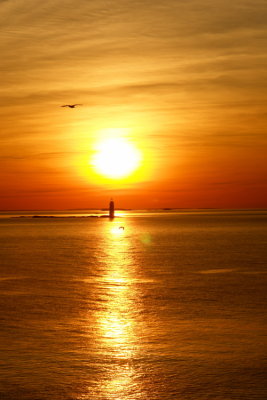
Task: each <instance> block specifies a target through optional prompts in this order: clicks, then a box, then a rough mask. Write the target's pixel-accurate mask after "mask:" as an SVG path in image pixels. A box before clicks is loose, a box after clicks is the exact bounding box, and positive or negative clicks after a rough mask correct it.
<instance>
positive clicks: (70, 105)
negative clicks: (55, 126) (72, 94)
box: [61, 104, 82, 108]
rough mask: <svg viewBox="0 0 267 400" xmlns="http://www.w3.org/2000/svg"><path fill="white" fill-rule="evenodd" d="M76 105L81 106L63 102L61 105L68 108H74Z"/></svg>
mask: <svg viewBox="0 0 267 400" xmlns="http://www.w3.org/2000/svg"><path fill="white" fill-rule="evenodd" d="M77 106H82V104H64V105H63V106H61V107H69V108H75V107H77Z"/></svg>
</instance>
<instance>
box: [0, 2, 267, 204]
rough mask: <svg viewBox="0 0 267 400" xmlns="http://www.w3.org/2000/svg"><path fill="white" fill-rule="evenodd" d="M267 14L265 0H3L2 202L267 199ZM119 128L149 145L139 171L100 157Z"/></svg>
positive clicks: (0, 16)
mask: <svg viewBox="0 0 267 400" xmlns="http://www.w3.org/2000/svg"><path fill="white" fill-rule="evenodd" d="M266 18H267V3H266V1H265V0H235V1H229V0H217V1H211V0H187V1H183V0H165V1H162V0H161V1H158V0H153V1H151V0H149V1H148V0H143V1H139V0H128V1H127V0H111V1H104V0H95V1H94V2H91V1H88V0H64V1H62V0H53V1H52V0H47V1H46V2H43V1H39V0H0V26H1V35H0V54H1V59H0V69H1V87H0V106H1V107H0V117H1V125H0V209H2V210H4V209H66V208H98V207H99V208H102V207H105V206H106V205H107V203H108V201H109V199H110V197H111V196H112V197H114V198H115V200H116V204H117V205H118V206H120V207H122V208H154V207H184V208H190V207H193V208H201V207H219V208H224V207H225V208H239V207H241V208H244V207H248V208H253V207H267V179H266V177H267V162H266V154H267V152H266V144H267V136H266V126H267V124H266V121H267V112H266V100H267V88H266V86H267V79H266V78H267V76H266V75H267V74H266V71H267V53H266V48H267V27H266ZM69 103H82V104H83V105H82V106H81V107H77V108H75V109H69V108H61V107H60V106H61V105H62V104H69ZM113 136H120V137H123V138H125V139H126V140H129V141H130V142H131V143H133V144H134V145H135V146H136V148H138V149H139V151H140V152H141V153H142V163H141V166H140V169H139V170H138V171H136V173H135V174H133V175H132V176H130V177H128V178H124V179H120V180H112V179H108V178H107V177H103V176H102V177H101V176H100V175H97V174H96V171H94V170H93V169H92V166H91V165H90V163H91V160H92V157H93V154H94V146H95V143H96V142H97V141H99V140H101V139H104V138H111V137H113Z"/></svg>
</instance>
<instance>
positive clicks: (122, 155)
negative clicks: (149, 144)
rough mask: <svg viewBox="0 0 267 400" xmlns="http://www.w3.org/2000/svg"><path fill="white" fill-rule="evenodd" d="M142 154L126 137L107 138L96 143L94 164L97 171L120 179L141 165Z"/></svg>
mask: <svg viewBox="0 0 267 400" xmlns="http://www.w3.org/2000/svg"><path fill="white" fill-rule="evenodd" d="M140 162H141V154H140V152H139V151H138V150H137V149H136V147H135V146H134V145H133V144H132V143H131V142H130V141H128V140H126V139H124V138H110V139H105V140H103V141H101V142H100V143H98V144H97V145H96V153H95V154H94V156H93V159H92V165H93V167H94V169H95V170H96V172H98V173H99V174H101V175H104V176H106V177H108V178H113V179H119V178H124V177H126V176H129V175H130V174H132V173H133V172H134V171H135V170H136V169H137V168H138V167H139V165H140Z"/></svg>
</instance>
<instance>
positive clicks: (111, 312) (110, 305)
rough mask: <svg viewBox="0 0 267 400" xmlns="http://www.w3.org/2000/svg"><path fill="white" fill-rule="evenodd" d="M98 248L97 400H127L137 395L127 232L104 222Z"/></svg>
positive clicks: (134, 297)
mask: <svg viewBox="0 0 267 400" xmlns="http://www.w3.org/2000/svg"><path fill="white" fill-rule="evenodd" d="M102 245H103V247H104V251H105V258H104V266H103V274H102V276H101V279H100V285H101V293H102V296H103V298H102V300H101V301H102V306H101V309H100V310H99V311H98V312H97V313H96V320H95V321H96V329H97V335H98V338H99V339H98V340H99V344H98V345H99V347H100V349H101V355H102V357H103V359H105V360H106V362H107V368H106V370H105V372H104V374H103V376H102V379H101V381H99V382H98V388H97V390H98V391H100V396H101V398H107V399H108V398H110V399H111V398H114V399H115V398H116V400H119V399H130V398H132V394H130V393H133V392H134V393H135V395H137V394H138V393H140V389H138V387H137V386H136V385H137V383H136V379H135V378H136V377H135V372H134V368H133V360H134V359H135V358H136V357H137V351H138V337H137V333H136V332H137V326H136V325H137V318H136V314H137V313H138V309H137V308H136V306H137V303H138V292H137V287H136V279H135V276H134V273H135V272H134V270H135V268H136V267H135V262H134V259H133V256H132V255H131V254H132V252H131V245H132V242H131V228H130V227H129V226H123V225H122V223H121V221H118V220H114V221H112V222H111V221H107V224H105V225H104V227H103V242H102ZM102 262H103V259H102Z"/></svg>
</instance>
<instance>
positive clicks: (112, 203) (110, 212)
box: [109, 199, 115, 219]
mask: <svg viewBox="0 0 267 400" xmlns="http://www.w3.org/2000/svg"><path fill="white" fill-rule="evenodd" d="M114 211H115V206H114V201H113V200H112V199H111V200H110V203H109V218H110V219H113V218H114Z"/></svg>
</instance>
